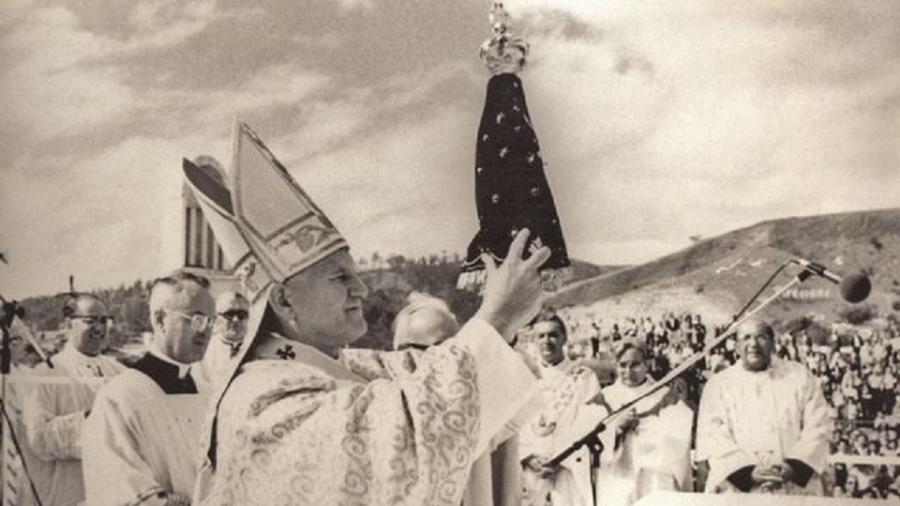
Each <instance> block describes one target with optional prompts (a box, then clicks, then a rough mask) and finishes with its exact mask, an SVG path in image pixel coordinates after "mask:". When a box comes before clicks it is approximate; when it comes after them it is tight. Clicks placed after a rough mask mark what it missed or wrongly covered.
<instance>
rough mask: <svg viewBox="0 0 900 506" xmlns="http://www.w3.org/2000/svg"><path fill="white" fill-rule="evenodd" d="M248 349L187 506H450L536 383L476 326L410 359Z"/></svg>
mask: <svg viewBox="0 0 900 506" xmlns="http://www.w3.org/2000/svg"><path fill="white" fill-rule="evenodd" d="M256 341H257V342H256V343H255V344H254V347H253V349H251V350H250V352H249V353H251V356H252V357H253V360H251V361H249V362H247V363H245V364H243V365H242V366H241V369H240V372H239V374H238V375H237V376H236V377H235V378H234V380H232V383H231V386H230V387H229V388H228V390H227V391H226V393H225V395H224V397H223V398H222V401H221V404H220V407H219V410H218V416H217V421H216V422H215V426H214V434H215V440H216V446H215V451H214V454H210V455H209V460H208V461H207V462H206V465H205V467H204V470H203V471H201V477H200V480H199V481H198V486H197V492H196V493H195V504H204V505H241V506H243V505H255V504H258V505H270V504H292V505H306V504H309V505H317V506H319V505H322V506H328V505H344V504H346V505H350V504H352V505H378V506H388V505H410V506H412V505H426V504H427V505H446V506H458V505H459V503H460V500H461V499H462V495H463V491H464V489H465V486H466V483H467V481H468V477H469V471H470V468H471V466H472V462H473V460H474V459H475V457H476V456H478V455H481V454H482V453H483V452H484V451H485V450H486V449H487V448H488V446H489V443H490V440H491V437H492V436H493V435H494V434H497V433H498V431H500V429H501V428H502V427H503V426H504V424H505V423H507V422H508V421H509V420H510V419H511V418H512V417H513V416H514V415H515V414H516V412H517V410H518V409H519V408H520V407H521V406H522V405H523V403H524V402H525V401H526V400H527V398H528V395H529V394H530V392H531V390H532V387H533V385H534V376H533V375H532V374H531V372H530V371H529V370H528V368H527V367H526V366H525V364H524V362H523V360H522V359H521V357H519V356H518V354H517V353H516V352H515V351H513V350H512V349H511V348H510V347H509V345H508V344H507V343H506V342H505V341H504V340H503V339H502V338H501V337H500V336H499V335H498V334H497V333H496V331H495V330H494V329H493V328H492V327H491V326H489V325H487V324H486V323H484V322H483V321H481V320H478V319H473V320H471V321H470V322H469V323H468V324H466V325H465V326H464V327H463V328H462V330H460V332H459V333H458V334H457V335H456V336H454V337H452V338H450V339H448V340H446V341H444V342H443V343H441V344H439V345H436V346H433V347H431V348H429V349H428V350H425V351H422V352H420V353H417V354H415V355H413V354H411V353H408V352H388V353H377V352H355V353H352V354H348V355H347V356H346V358H345V361H344V362H343V363H339V362H337V361H335V360H333V359H331V358H330V357H328V356H326V355H324V354H322V353H321V352H319V351H318V350H316V349H315V348H312V347H310V346H306V345H303V344H301V343H297V342H292V341H288V340H286V339H284V338H283V337H280V336H278V335H274V334H265V335H261V336H259V337H258V338H257V339H256ZM279 357H280V358H279Z"/></svg>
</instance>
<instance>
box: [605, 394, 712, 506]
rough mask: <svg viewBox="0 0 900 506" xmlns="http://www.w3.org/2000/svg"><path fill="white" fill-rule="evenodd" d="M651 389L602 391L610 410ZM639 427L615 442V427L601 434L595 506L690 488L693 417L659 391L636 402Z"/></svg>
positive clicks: (623, 503) (618, 504)
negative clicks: (659, 491) (654, 493)
mask: <svg viewBox="0 0 900 506" xmlns="http://www.w3.org/2000/svg"><path fill="white" fill-rule="evenodd" d="M652 386H653V382H652V381H651V380H650V378H648V381H645V382H644V383H643V384H641V385H639V386H637V387H630V386H626V385H623V384H622V383H621V381H617V382H616V383H614V384H612V385H610V386H609V387H607V388H605V389H604V390H603V399H604V401H605V402H606V403H607V405H608V406H609V407H610V409H619V407H621V406H623V405H624V404H626V403H628V402H630V401H631V400H632V399H634V398H636V397H638V396H639V395H643V394H644V393H646V392H647V391H649V390H650V388H651V387H652ZM634 409H635V410H636V412H637V413H638V416H639V417H640V420H639V423H638V427H637V428H636V429H635V430H633V431H631V432H628V433H627V434H626V435H625V436H624V437H620V438H618V441H617V437H616V434H615V432H616V431H615V430H614V428H613V427H614V424H613V423H609V424H608V425H609V427H610V428H609V429H608V430H606V431H605V432H603V433H602V434H601V441H602V442H603V445H604V450H603V453H602V454H601V457H600V469H599V471H598V473H597V483H596V491H597V504H602V505H604V506H628V505H631V504H634V503H635V502H637V501H638V500H639V499H640V498H641V497H643V496H645V495H647V494H649V493H650V492H653V491H654V490H681V491H690V490H691V425H692V424H693V422H694V414H693V412H692V411H691V409H690V408H688V407H687V406H686V405H685V404H684V403H683V402H681V401H678V400H677V397H675V393H674V392H671V391H670V390H669V389H668V387H663V388H662V389H660V390H658V391H657V392H655V393H653V394H650V395H649V396H648V397H647V398H646V399H643V400H641V401H640V402H638V403H637V404H636V405H635V406H634Z"/></svg>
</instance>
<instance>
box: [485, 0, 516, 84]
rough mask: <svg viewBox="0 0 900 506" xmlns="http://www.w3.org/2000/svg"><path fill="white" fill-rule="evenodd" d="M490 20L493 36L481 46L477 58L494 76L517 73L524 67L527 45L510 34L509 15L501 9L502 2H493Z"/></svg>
mask: <svg viewBox="0 0 900 506" xmlns="http://www.w3.org/2000/svg"><path fill="white" fill-rule="evenodd" d="M490 20H491V27H492V28H493V30H494V35H493V36H492V37H491V38H490V39H488V40H486V41H484V43H483V44H481V47H480V48H479V49H478V56H479V57H480V58H481V61H483V62H484V64H485V65H486V66H487V68H488V70H489V71H490V72H491V74H493V75H495V76H496V75H499V74H516V73H518V72H519V71H520V70H522V67H524V66H525V59H526V58H527V56H528V43H527V42H525V40H524V39H522V38H521V37H513V35H512V34H511V33H510V31H509V13H508V12H506V9H504V8H503V2H500V1H497V2H494V4H493V6H492V7H491V14H490Z"/></svg>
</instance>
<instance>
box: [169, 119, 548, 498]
mask: <svg viewBox="0 0 900 506" xmlns="http://www.w3.org/2000/svg"><path fill="white" fill-rule="evenodd" d="M236 135H237V139H236V140H235V143H234V146H235V149H236V153H235V154H234V157H233V160H234V163H233V166H232V167H231V170H230V174H229V177H230V186H231V187H230V188H228V187H226V186H224V185H223V184H222V183H221V182H219V181H218V180H217V179H216V178H215V177H212V176H211V175H210V173H209V172H208V171H207V170H204V168H203V167H201V166H197V165H194V164H192V163H191V162H188V161H185V164H184V170H185V179H186V182H187V184H188V187H189V188H190V189H191V190H192V191H193V192H194V195H195V196H196V197H197V200H198V202H199V203H200V206H201V208H202V210H203V213H204V215H205V216H206V217H207V218H208V220H209V223H210V225H211V226H212V228H213V231H214V233H215V234H216V238H217V239H218V240H219V242H220V244H221V245H222V248H223V252H224V253H225V255H226V257H228V260H229V262H230V263H231V264H232V265H234V266H235V272H236V274H238V275H239V276H240V277H241V278H242V280H243V284H244V287H245V289H246V293H247V294H248V298H249V299H250V300H251V309H250V320H249V323H248V329H249V331H248V335H247V340H246V342H245V344H244V346H243V347H242V349H241V352H240V354H239V357H238V359H237V362H236V365H235V367H234V369H233V370H232V373H231V374H230V375H229V377H230V380H229V381H227V382H226V383H225V384H224V385H223V387H222V390H221V391H220V392H218V394H217V395H216V399H217V402H216V410H215V416H214V417H213V418H212V419H211V420H210V423H209V427H208V430H207V431H205V434H204V443H205V445H206V452H205V462H204V464H203V467H202V469H201V476H200V479H199V480H198V483H197V488H196V492H195V495H194V503H195V504H204V505H231V504H234V505H238V504H239V505H254V504H259V505H263V504H265V505H270V504H292V505H305V504H309V505H338V504H354V505H423V504H428V505H446V506H458V505H459V503H460V501H461V499H462V495H463V491H464V489H465V486H466V483H467V481H468V477H469V471H470V469H471V466H472V462H473V461H474V459H475V458H476V457H477V456H478V455H480V454H482V453H483V452H484V451H485V449H486V448H487V446H488V444H489V442H490V440H491V438H492V437H493V436H494V435H495V434H496V433H497V432H498V431H499V430H500V429H501V428H502V427H503V426H504V424H505V423H506V422H507V421H508V420H509V419H511V418H512V417H513V415H514V414H515V413H516V412H517V410H518V409H519V407H520V406H522V404H523V403H525V401H526V400H527V398H528V395H529V393H530V392H531V390H532V387H533V384H534V377H533V375H532V374H531V372H530V371H529V369H528V368H527V367H526V365H525V364H524V362H523V360H522V358H521V357H520V356H519V355H518V354H517V353H516V352H515V351H514V350H512V349H511V347H510V346H509V344H508V341H509V340H510V339H512V337H513V335H514V332H515V330H516V329H517V328H518V327H519V326H521V325H522V324H524V323H525V322H527V321H528V319H529V318H531V317H532V316H533V315H534V314H535V313H536V312H537V309H538V308H539V306H540V299H541V287H540V278H539V275H538V272H537V269H538V267H539V266H540V265H541V263H542V262H544V261H545V260H546V259H547V258H548V257H549V251H548V250H547V249H545V248H544V249H538V250H536V251H535V252H534V253H533V254H532V255H531V256H530V257H529V258H527V259H523V255H524V250H525V244H526V241H527V238H528V233H527V231H523V232H522V233H520V234H519V235H518V236H517V237H516V238H515V240H514V241H513V243H512V245H511V246H510V251H511V253H510V256H509V258H508V259H507V260H506V261H504V262H503V263H502V264H501V265H499V266H495V265H494V264H493V263H492V262H491V261H490V260H488V262H490V263H489V273H488V276H487V282H486V285H485V294H484V301H483V302H482V306H481V308H480V309H479V310H478V312H477V313H476V315H475V316H474V317H473V318H472V319H471V320H469V321H468V322H467V323H466V324H465V325H463V326H462V328H461V329H460V330H459V332H458V333H457V334H456V335H455V336H453V337H450V338H449V339H447V340H446V341H444V342H443V343H441V344H439V345H436V346H432V347H431V348H429V349H428V350H425V351H423V352H422V353H420V354H417V355H416V357H414V360H410V356H411V355H410V354H409V353H391V352H388V353H377V352H369V353H353V354H352V357H349V358H344V359H343V360H342V359H341V358H342V357H341V354H340V352H339V351H340V350H341V348H343V347H345V346H346V345H348V344H349V343H351V342H353V341H354V340H356V339H357V338H359V337H361V336H362V335H363V334H364V333H365V331H366V328H367V325H366V321H365V319H364V317H363V311H362V304H363V299H364V298H365V297H366V295H367V293H368V289H367V287H366V286H365V285H364V284H363V282H362V281H361V280H360V279H359V277H358V276H357V274H356V266H355V263H354V261H353V259H352V257H351V256H350V254H349V253H348V246H347V242H346V241H345V240H344V238H343V237H342V236H341V235H340V233H339V232H338V231H337V229H336V228H335V227H334V225H332V224H331V222H330V221H329V220H328V219H327V217H326V216H325V215H324V213H322V211H321V210H320V209H319V208H318V207H316V206H315V204H313V202H312V201H311V200H310V199H309V197H308V196H307V195H306V194H305V192H303V190H302V189H301V188H300V187H299V186H298V185H297V183H296V182H295V181H294V179H293V178H292V177H291V175H290V174H289V173H288V172H287V170H286V169H285V168H284V167H283V166H282V165H281V163H280V162H278V161H277V160H276V159H275V157H274V156H273V155H272V153H271V152H270V151H269V150H268V148H266V147H265V145H263V143H262V142H261V141H260V140H259V138H258V137H257V136H256V134H255V133H254V132H253V131H252V130H251V129H250V128H249V127H247V126H246V125H243V124H241V125H238V127H237V129H236Z"/></svg>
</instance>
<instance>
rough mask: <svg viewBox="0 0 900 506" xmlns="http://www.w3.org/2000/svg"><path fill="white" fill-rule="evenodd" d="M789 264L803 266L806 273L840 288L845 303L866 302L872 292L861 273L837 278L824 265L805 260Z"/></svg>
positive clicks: (796, 259) (799, 259)
mask: <svg viewBox="0 0 900 506" xmlns="http://www.w3.org/2000/svg"><path fill="white" fill-rule="evenodd" d="M791 262H793V263H795V264H797V265H801V266H803V268H804V269H806V270H807V271H809V272H811V273H813V274H815V275H816V276H819V277H822V278H825V279H827V280H828V281H831V282H832V283H834V284H836V285H839V286H840V291H841V298H842V299H844V300H846V301H847V302H852V303H854V304H855V303H857V302H862V301H864V300H866V298H867V297H868V296H869V293H871V292H872V282H871V281H869V277H868V276H866V275H865V274H864V273H862V272H857V273H854V274H848V275H846V276H843V277H841V276H839V275H837V274H835V273H833V272H831V271H829V270H828V268H827V267H825V266H824V265H822V264H820V263H818V262H813V261H811V260H807V259H805V258H792V259H791Z"/></svg>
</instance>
